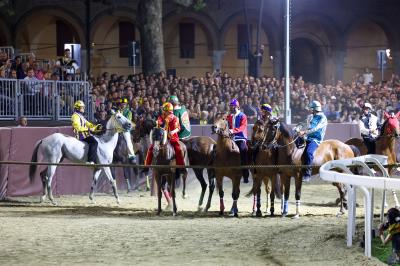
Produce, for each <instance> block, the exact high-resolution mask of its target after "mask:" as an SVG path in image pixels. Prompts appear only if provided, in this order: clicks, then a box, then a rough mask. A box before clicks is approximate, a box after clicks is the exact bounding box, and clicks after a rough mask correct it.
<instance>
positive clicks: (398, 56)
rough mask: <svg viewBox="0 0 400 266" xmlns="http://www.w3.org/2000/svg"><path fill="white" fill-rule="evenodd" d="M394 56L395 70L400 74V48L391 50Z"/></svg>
mask: <svg viewBox="0 0 400 266" xmlns="http://www.w3.org/2000/svg"><path fill="white" fill-rule="evenodd" d="M390 54H391V56H392V58H393V72H394V73H395V74H397V75H400V50H397V51H391V52H390Z"/></svg>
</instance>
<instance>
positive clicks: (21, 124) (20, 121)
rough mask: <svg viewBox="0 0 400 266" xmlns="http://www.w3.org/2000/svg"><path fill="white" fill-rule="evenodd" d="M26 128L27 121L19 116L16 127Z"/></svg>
mask: <svg viewBox="0 0 400 266" xmlns="http://www.w3.org/2000/svg"><path fill="white" fill-rule="evenodd" d="M26 126H28V119H26V117H25V116H20V117H19V118H18V126H17V127H26Z"/></svg>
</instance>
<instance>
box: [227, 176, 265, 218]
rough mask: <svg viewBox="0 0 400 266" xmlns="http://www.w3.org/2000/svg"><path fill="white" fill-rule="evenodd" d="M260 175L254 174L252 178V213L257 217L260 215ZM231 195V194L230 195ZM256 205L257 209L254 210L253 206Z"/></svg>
mask: <svg viewBox="0 0 400 266" xmlns="http://www.w3.org/2000/svg"><path fill="white" fill-rule="evenodd" d="M260 176H261V175H257V176H254V178H253V194H254V195H253V197H254V199H253V214H254V215H255V216H257V217H261V216H262V212H261V184H262V180H261V177H260ZM232 197H233V196H232ZM254 205H256V207H257V210H255V206H254Z"/></svg>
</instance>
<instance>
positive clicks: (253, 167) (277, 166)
mask: <svg viewBox="0 0 400 266" xmlns="http://www.w3.org/2000/svg"><path fill="white" fill-rule="evenodd" d="M4 164H12V165H56V166H84V167H89V168H98V167H130V168H140V169H142V168H153V169H165V168H179V169H183V168H192V169H259V168H263V169H265V168H267V169H268V168H272V169H274V168H308V167H311V168H320V167H321V165H311V166H308V165H254V164H251V165H233V166H212V165H187V166H185V165H136V164H119V163H118V164H86V163H46V162H21V161H0V165H4ZM383 166H384V167H385V168H387V167H399V166H400V163H395V164H387V165H383Z"/></svg>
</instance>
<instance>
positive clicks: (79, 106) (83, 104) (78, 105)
mask: <svg viewBox="0 0 400 266" xmlns="http://www.w3.org/2000/svg"><path fill="white" fill-rule="evenodd" d="M81 107H85V103H84V102H83V101H81V100H79V101H76V102H75V104H74V108H75V109H80V108H81Z"/></svg>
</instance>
